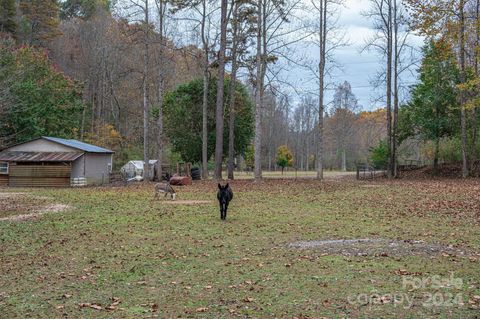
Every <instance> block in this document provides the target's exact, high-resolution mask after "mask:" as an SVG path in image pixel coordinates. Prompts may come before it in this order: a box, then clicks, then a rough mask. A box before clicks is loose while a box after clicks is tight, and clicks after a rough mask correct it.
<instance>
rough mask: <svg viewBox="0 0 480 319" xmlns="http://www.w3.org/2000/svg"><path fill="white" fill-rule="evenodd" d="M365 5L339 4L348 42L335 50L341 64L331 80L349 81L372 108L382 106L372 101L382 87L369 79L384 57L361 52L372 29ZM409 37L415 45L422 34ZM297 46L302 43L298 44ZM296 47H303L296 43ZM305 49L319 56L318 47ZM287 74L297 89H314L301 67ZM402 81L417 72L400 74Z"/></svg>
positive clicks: (360, 1) (358, 1)
mask: <svg viewBox="0 0 480 319" xmlns="http://www.w3.org/2000/svg"><path fill="white" fill-rule="evenodd" d="M305 1H309V0H305ZM368 7H369V1H368V0H347V1H346V8H342V11H341V16H340V20H339V25H341V26H343V29H344V32H345V33H346V36H347V39H348V40H349V43H350V46H348V47H345V48H341V49H339V50H338V51H336V54H335V60H336V61H337V62H338V63H339V64H340V65H342V66H343V67H342V69H340V70H335V71H334V73H333V78H332V81H333V82H334V83H340V82H343V81H348V82H350V84H351V85H352V88H353V89H352V90H353V93H354V94H355V95H356V97H357V99H358V100H359V103H360V104H361V105H362V107H363V109H364V110H373V109H375V108H378V107H382V106H384V103H383V102H382V101H375V100H376V99H377V98H378V97H379V96H380V95H381V91H375V90H374V88H373V86H372V84H371V79H372V78H374V77H375V74H376V73H377V72H378V71H379V70H381V69H382V63H383V61H382V59H381V58H380V57H379V56H378V55H377V54H376V53H375V52H363V53H360V51H361V49H362V48H363V47H364V46H365V42H366V40H367V39H368V38H369V37H371V36H372V34H373V33H374V31H373V29H372V25H371V21H369V20H368V18H366V17H364V16H362V12H364V11H365V10H367V9H368ZM411 41H412V43H414V44H415V46H416V47H418V48H420V47H421V46H422V43H423V40H422V39H421V38H418V37H413V36H412V37H411ZM299 46H302V45H300V44H299ZM297 50H302V48H301V47H299V48H298V49H297ZM303 50H304V47H303ZM306 53H307V55H310V56H311V58H312V59H318V49H314V48H311V49H310V50H306ZM317 61H318V60H317ZM414 69H415V68H414ZM287 78H288V80H289V82H291V83H295V84H294V85H295V87H296V88H297V90H298V91H300V92H307V91H313V90H315V89H316V87H317V84H316V83H315V81H309V79H311V76H310V75H309V74H308V72H306V71H303V70H302V69H301V68H294V69H292V70H291V72H289V74H288V76H287ZM403 81H404V83H406V84H411V83H414V82H415V81H416V75H411V74H408V75H407V74H406V75H404V76H403ZM332 96H333V90H327V92H326V103H328V102H330V101H331V100H332Z"/></svg>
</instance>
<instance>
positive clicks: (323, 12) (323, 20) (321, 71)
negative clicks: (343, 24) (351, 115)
mask: <svg viewBox="0 0 480 319" xmlns="http://www.w3.org/2000/svg"><path fill="white" fill-rule="evenodd" d="M319 26H320V29H319V40H320V41H319V44H320V62H319V64H318V75H319V81H318V82H319V86H318V139H317V145H318V147H317V179H323V143H324V141H323V138H324V136H323V114H324V112H325V108H324V102H323V99H324V89H325V62H326V57H325V55H326V43H325V42H326V39H327V30H326V29H327V1H326V0H320V14H319Z"/></svg>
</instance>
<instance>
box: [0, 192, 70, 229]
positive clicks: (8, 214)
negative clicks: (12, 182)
mask: <svg viewBox="0 0 480 319" xmlns="http://www.w3.org/2000/svg"><path fill="white" fill-rule="evenodd" d="M27 198H28V200H26V199H27ZM0 200H1V202H2V205H1V206H0V222H2V221H25V220H32V219H37V218H38V217H40V216H41V215H43V214H45V213H58V212H63V211H65V210H68V209H69V208H71V207H70V206H69V205H64V204H49V203H48V198H46V197H41V196H31V195H28V194H26V193H22V192H17V193H10V192H3V193H0Z"/></svg>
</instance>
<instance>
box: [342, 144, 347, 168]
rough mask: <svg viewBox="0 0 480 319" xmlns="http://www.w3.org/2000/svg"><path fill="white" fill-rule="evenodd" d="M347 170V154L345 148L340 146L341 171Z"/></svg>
mask: <svg viewBox="0 0 480 319" xmlns="http://www.w3.org/2000/svg"><path fill="white" fill-rule="evenodd" d="M346 171H347V154H346V152H345V148H342V172H346Z"/></svg>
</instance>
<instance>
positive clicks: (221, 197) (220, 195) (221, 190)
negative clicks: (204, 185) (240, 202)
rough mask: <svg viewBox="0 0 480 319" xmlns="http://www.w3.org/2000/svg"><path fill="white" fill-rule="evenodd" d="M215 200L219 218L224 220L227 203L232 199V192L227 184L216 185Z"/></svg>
mask: <svg viewBox="0 0 480 319" xmlns="http://www.w3.org/2000/svg"><path fill="white" fill-rule="evenodd" d="M217 199H218V203H219V204H220V218H221V219H222V220H225V219H227V209H228V203H230V201H231V200H232V199H233V192H232V189H231V188H230V186H229V185H228V183H227V185H225V186H222V185H220V184H218V192H217Z"/></svg>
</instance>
